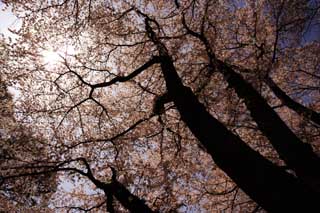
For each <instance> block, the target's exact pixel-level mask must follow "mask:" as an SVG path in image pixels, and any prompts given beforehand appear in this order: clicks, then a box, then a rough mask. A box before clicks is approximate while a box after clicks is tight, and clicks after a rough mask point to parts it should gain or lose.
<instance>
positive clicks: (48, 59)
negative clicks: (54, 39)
mask: <svg viewBox="0 0 320 213" xmlns="http://www.w3.org/2000/svg"><path fill="white" fill-rule="evenodd" d="M42 56H43V62H44V63H45V64H48V65H53V64H57V63H58V62H61V61H62V57H61V56H60V54H59V52H57V51H53V50H45V51H43V53H42Z"/></svg>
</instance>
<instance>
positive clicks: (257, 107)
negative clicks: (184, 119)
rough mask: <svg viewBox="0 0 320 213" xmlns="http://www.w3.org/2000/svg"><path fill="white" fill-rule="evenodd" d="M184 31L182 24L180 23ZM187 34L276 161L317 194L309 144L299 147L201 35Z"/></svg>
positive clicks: (316, 163) (319, 177) (317, 164)
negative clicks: (231, 91) (201, 49)
mask: <svg viewBox="0 0 320 213" xmlns="http://www.w3.org/2000/svg"><path fill="white" fill-rule="evenodd" d="M184 25H185V27H187V26H186V24H185V23H184ZM187 29H188V32H189V33H190V34H191V35H192V36H194V37H197V38H199V39H200V40H201V41H202V42H203V44H204V45H205V47H206V51H207V55H208V57H209V60H210V66H212V68H213V69H215V70H216V71H218V72H220V73H221V74H222V75H223V76H224V78H225V80H226V81H227V82H228V84H229V86H230V87H232V88H233V89H234V90H235V92H236V93H237V95H238V96H239V98H242V99H243V100H244V102H245V104H246V106H247V108H248V110H249V111H250V114H251V116H252V118H253V120H254V121H255V122H256V123H257V125H258V127H259V129H260V131H261V132H262V133H263V134H264V135H265V136H266V137H267V138H268V140H269V141H270V143H271V144H272V146H273V147H274V148H275V150H276V151H277V153H278V154H279V156H280V158H281V159H283V160H284V161H285V162H286V164H287V166H288V167H289V168H291V169H293V170H294V171H295V172H296V174H297V176H298V177H299V178H300V179H301V180H302V181H303V182H304V184H305V185H308V186H309V187H310V188H315V190H317V191H318V192H320V169H316V168H320V158H319V157H318V156H317V155H316V154H315V153H314V152H313V150H312V147H311V146H310V145H309V144H306V143H303V142H302V141H301V140H300V139H299V138H298V137H297V136H296V135H295V134H294V133H293V132H292V131H291V129H290V128H289V127H288V126H287V125H286V124H285V123H284V122H283V120H282V119H281V118H280V117H279V115H278V114H277V113H276V112H275V111H274V110H273V109H272V108H271V107H270V106H269V105H268V103H267V101H266V100H265V99H264V98H263V97H262V96H261V95H260V94H259V93H258V92H257V91H256V90H255V88H254V87H253V86H252V85H251V84H249V83H248V82H246V81H245V79H243V77H242V76H241V75H240V74H238V73H237V72H235V71H234V70H233V68H231V67H230V66H229V65H228V64H226V63H224V62H223V61H221V60H219V59H217V58H216V56H215V54H214V53H213V51H212V49H211V47H210V44H209V42H208V40H207V39H206V37H205V36H204V35H201V34H198V33H195V32H193V31H191V30H190V29H189V28H187Z"/></svg>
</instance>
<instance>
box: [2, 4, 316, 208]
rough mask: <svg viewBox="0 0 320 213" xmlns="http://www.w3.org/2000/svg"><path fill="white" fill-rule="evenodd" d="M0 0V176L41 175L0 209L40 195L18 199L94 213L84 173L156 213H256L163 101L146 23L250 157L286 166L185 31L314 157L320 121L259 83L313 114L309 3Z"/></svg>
mask: <svg viewBox="0 0 320 213" xmlns="http://www.w3.org/2000/svg"><path fill="white" fill-rule="evenodd" d="M4 2H5V3H6V4H7V5H8V6H10V8H12V10H13V13H14V14H15V15H16V16H17V17H19V19H20V20H21V21H22V26H21V28H20V29H19V30H17V31H16V32H15V33H16V34H17V35H18V37H17V39H15V40H13V41H10V42H9V41H6V40H5V39H3V41H1V42H2V43H3V44H1V45H2V46H1V51H2V52H1V58H0V60H1V65H0V66H1V69H2V71H1V72H3V74H2V73H1V74H2V75H3V78H6V79H5V81H6V82H8V83H9V84H10V86H11V88H14V89H13V90H14V91H15V94H13V96H14V100H13V99H12V95H9V93H8V89H7V87H6V86H5V84H4V83H2V81H1V85H2V84H3V86H2V87H1V91H0V92H1V97H0V98H1V110H2V111H1V116H2V117H1V118H0V119H1V122H0V129H1V131H5V132H6V131H9V132H10V133H7V132H6V133H2V132H1V136H2V135H10V134H12V135H17V136H15V137H17V138H18V139H17V140H16V141H15V142H14V143H11V142H10V140H12V139H10V138H7V139H2V137H1V143H3V144H4V145H2V144H1V146H2V147H3V148H1V152H2V153H1V155H4V156H5V154H3V153H4V152H7V153H9V154H10V156H15V157H19V159H18V161H17V162H16V161H14V163H9V161H8V160H5V159H2V158H1V163H0V166H1V169H2V168H7V167H19V168H17V169H14V170H12V171H11V173H8V174H7V173H6V172H2V171H1V176H4V177H5V176H8V177H9V176H10V175H11V176H12V175H17V176H19V175H22V174H27V173H28V174H29V173H37V172H38V173H39V174H38V175H31V176H26V177H25V178H24V179H23V180H21V179H19V178H9V179H8V180H6V181H5V182H4V183H3V185H2V186H1V187H6V186H9V185H10V184H12V185H14V186H15V188H13V189H15V190H18V191H19V192H16V193H17V195H16V194H14V195H12V196H11V194H9V192H8V193H7V192H6V193H4V194H1V197H0V199H1V200H5V202H6V203H8V205H7V206H0V208H3V209H4V210H5V211H10V210H11V209H13V208H14V206H12V202H13V203H14V202H25V201H24V200H23V199H30V196H29V197H28V196H26V195H25V194H26V193H34V196H40V195H43V196H44V197H45V198H43V199H41V200H36V201H34V200H33V201H32V200H29V201H28V202H36V203H35V205H36V206H38V207H39V208H42V207H43V208H46V209H47V210H46V211H56V212H68V211H70V212H78V211H85V210H88V209H91V210H92V211H93V212H103V211H105V209H106V208H107V205H106V202H107V201H106V200H108V199H106V196H107V194H106V192H104V191H103V190H102V188H99V186H98V185H97V184H95V183H94V182H93V179H92V178H90V177H88V175H87V177H86V175H83V174H81V172H80V173H79V171H83V172H84V173H86V172H87V171H89V170H91V172H92V174H93V176H94V179H96V180H99V181H101V182H103V183H110V182H112V175H113V174H116V178H117V180H118V181H119V182H120V183H121V184H122V185H123V186H125V187H126V188H127V189H128V190H129V191H130V192H131V193H132V194H134V195H136V196H138V197H139V198H140V199H143V200H144V201H145V203H146V204H147V205H148V206H149V207H150V208H151V209H153V210H155V211H160V212H170V211H177V212H220V211H226V212H257V211H261V212H262V211H263V210H262V208H260V206H259V205H257V204H256V203H255V202H254V201H253V200H251V199H250V198H249V197H248V196H247V195H246V194H245V193H244V192H243V191H242V190H241V189H240V188H239V187H238V186H237V185H236V184H235V183H234V182H233V181H232V180H231V179H230V178H229V177H228V176H227V175H226V174H225V173H224V172H223V171H222V170H220V169H219V168H218V166H217V165H216V164H215V163H214V162H213V160H212V158H211V156H210V155H209V154H208V153H207V151H206V148H205V147H204V146H203V145H202V144H201V143H200V142H199V141H198V140H197V139H196V137H195V136H194V135H193V134H192V133H191V132H190V130H189V128H188V126H187V125H186V124H185V123H184V122H183V121H182V119H181V116H180V114H179V112H178V110H177V108H176V107H175V105H174V103H173V102H172V101H171V100H168V101H166V100H165V98H163V97H165V94H166V92H167V89H166V82H165V79H164V77H163V73H162V71H161V67H160V65H159V64H158V61H157V59H156V56H158V48H159V47H158V46H157V45H155V44H154V42H153V41H152V39H150V37H151V36H150V33H149V34H148V32H147V30H146V23H145V19H147V18H149V19H150V20H155V21H150V23H151V27H152V29H153V30H154V32H155V33H156V35H157V37H158V38H159V40H160V41H161V42H162V43H163V44H164V45H165V46H166V48H167V49H168V52H169V54H170V56H171V57H172V59H173V60H174V65H175V67H176V70H177V72H178V74H179V76H180V78H181V79H182V82H183V83H184V85H186V86H188V87H190V88H191V89H192V91H193V93H194V94H195V95H196V96H197V98H198V100H199V101H200V102H201V103H202V104H203V105H204V106H205V108H206V110H207V111H208V112H209V113H210V114H211V115H212V116H214V117H215V118H217V119H218V120H219V121H220V122H222V123H223V124H224V126H226V127H227V128H228V129H229V130H230V131H231V132H233V133H234V134H235V135H238V136H239V137H240V138H241V139H242V140H243V141H245V142H246V143H247V144H248V145H249V146H250V147H251V148H253V149H254V150H256V151H258V152H259V153H260V154H262V155H263V156H264V157H265V158H267V159H269V160H270V161H272V162H274V163H275V164H277V165H279V166H284V167H285V163H284V162H283V161H282V160H281V159H280V158H279V155H278V154H277V152H276V151H275V150H274V149H273V148H272V145H271V144H270V143H269V141H268V139H267V138H266V137H265V135H264V134H263V132H262V131H261V130H260V129H259V127H258V126H257V124H256V122H255V120H254V119H252V116H251V114H250V112H249V111H248V109H247V107H246V103H245V101H244V100H243V99H242V98H239V96H238V95H237V93H236V92H235V89H234V88H233V87H232V86H230V85H229V84H228V83H227V81H226V76H223V74H222V73H221V72H220V71H219V70H217V69H216V68H213V67H212V64H210V63H211V62H210V58H209V57H208V54H207V51H208V47H206V46H205V45H204V44H203V42H202V41H201V40H199V39H198V38H196V37H195V36H192V35H190V33H188V29H187V27H188V28H189V29H191V30H193V31H194V32H199V33H201V34H203V35H205V37H206V39H207V41H208V43H209V45H210V48H211V50H210V51H212V52H214V54H215V56H216V57H217V59H219V60H220V61H223V62H224V63H225V64H228V65H230V67H232V68H234V69H235V70H236V71H237V73H240V74H241V76H243V78H244V79H245V80H246V81H247V82H249V83H250V84H251V85H252V86H253V87H254V88H255V89H256V90H257V91H258V93H259V94H261V96H262V97H264V98H265V100H266V101H267V103H268V104H269V105H270V106H271V107H273V109H274V110H275V111H276V112H277V113H278V114H279V115H280V117H281V118H282V119H283V120H284V121H285V123H286V124H287V126H288V127H289V128H290V129H291V130H292V131H293V132H294V133H295V134H296V135H297V136H298V137H299V138H300V139H301V140H302V141H303V142H304V143H307V144H310V145H311V146H312V148H313V150H314V152H316V153H319V150H320V145H319V144H320V143H319V142H320V129H319V123H318V124H317V123H315V122H314V121H311V120H309V119H308V115H306V114H303V113H302V114H299V113H297V112H295V111H294V110H293V109H291V108H289V107H288V106H287V105H286V104H285V103H284V102H283V101H282V100H281V98H280V97H277V96H276V95H275V94H274V92H273V91H272V90H271V89H270V87H269V86H268V84H267V83H266V82H265V81H266V80H265V79H266V77H269V78H271V79H272V80H273V81H274V82H275V83H276V85H278V86H279V87H280V88H281V89H282V90H283V91H284V92H285V93H286V94H287V95H288V96H290V97H291V98H292V99H293V100H294V101H296V102H298V103H300V104H302V105H304V106H306V107H307V108H309V109H311V110H313V111H315V112H319V110H320V95H319V91H320V90H319V89H320V87H319V85H320V61H319V59H318V58H319V57H318V56H319V50H320V48H319V34H315V33H314V32H313V29H315V28H316V26H317V24H318V22H319V15H318V10H319V1H307V0H292V1H289V0H281V1H278V0H259V1H255V0H246V1H245V0H241V1H240V0H239V1H238V0H219V1H218V0H216V1H210V0H175V1H173V0H172V1H165V0H163V1H159V0H154V1H151V0H144V1H141V0H139V1H134V0H130V1H129V0H128V1H125V0H121V1H119V0H99V1H91V0H51V1H42V0H38V1H37V0H24V1H13V0H12V1H10V0H5V1H4ZM146 17H147V18H146ZM183 23H184V24H183ZM185 25H186V26H187V27H186V26H185ZM71 50H72V51H71ZM45 51H47V53H45ZM48 51H51V52H50V54H49V53H48ZM50 60H51V61H50ZM143 66H146V67H143ZM139 68H141V70H140V71H141V72H139V73H136V74H134V73H133V71H137V70H138V71H139ZM0 77H1V76H0ZM161 100H164V101H161ZM161 102H162V103H161ZM185 104H186V105H188V103H185ZM4 105H5V106H7V107H4ZM261 113H264V112H263V111H261ZM7 129H10V130H7ZM21 129H23V130H21ZM31 134H32V136H29V135H31ZM12 135H11V136H10V137H13V136H12ZM3 137H5V136H3ZM8 137H9V136H8ZM284 141H285V139H284ZM4 158H6V157H4ZM22 160H23V161H22ZM7 161H8V162H7ZM24 161H25V162H24ZM28 167H30V168H28ZM113 169H114V170H115V171H116V172H112V170H113ZM56 172H57V177H56V176H55V174H56ZM289 172H290V171H289ZM291 173H292V171H291ZM86 174H87V173H86ZM34 176H36V178H38V179H39V182H38V183H35V182H34V181H37V179H34ZM44 176H46V177H47V179H45V180H42V178H43V177H44ZM49 176H50V177H49ZM28 178H31V180H32V181H31V180H30V182H29V179H28ZM11 181H13V182H11ZM20 181H24V182H20ZM54 181H57V184H56V185H55V184H53V185H55V186H51V185H50V184H51V183H52V182H54ZM26 182H27V183H28V184H27V185H26V184H25V183H26ZM29 183H30V184H29ZM4 184H6V185H4ZM21 184H23V186H22V185H21ZM34 184H36V185H34ZM35 188H37V190H34V189H35ZM40 188H41V189H40ZM42 189H43V190H42ZM1 190H2V189H1ZM30 191H32V192H30ZM10 193H11V192H10ZM19 193H20V194H19ZM16 199H17V200H16ZM113 204H114V208H115V210H116V211H119V212H122V211H123V212H126V211H127V210H126V208H125V207H124V206H123V205H122V204H121V202H119V201H116V199H115V201H113ZM0 210H2V209H0Z"/></svg>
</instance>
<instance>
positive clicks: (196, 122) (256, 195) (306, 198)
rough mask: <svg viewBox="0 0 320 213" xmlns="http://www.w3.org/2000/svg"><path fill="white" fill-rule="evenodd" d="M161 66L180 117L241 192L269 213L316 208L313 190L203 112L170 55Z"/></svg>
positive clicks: (203, 109)
mask: <svg viewBox="0 0 320 213" xmlns="http://www.w3.org/2000/svg"><path fill="white" fill-rule="evenodd" d="M161 68H162V72H163V74H164V77H165V80H166V85H167V89H168V91H169V93H170V94H171V97H172V98H173V101H174V103H175V105H176V107H177V108H178V111H179V112H180V115H181V118H182V120H183V121H184V122H185V123H186V124H187V126H188V127H189V128H190V130H191V131H192V133H193V134H194V135H195V136H196V137H197V138H198V139H199V141H200V142H201V143H202V144H203V145H204V146H205V147H206V149H207V151H208V153H209V154H210V155H211V156H212V158H213V160H214V161H215V163H216V164H217V165H218V166H219V167H220V168H221V169H222V170H223V171H224V172H226V173H227V174H228V175H229V177H230V178H232V179H233V180H234V181H235V182H236V183H237V185H238V186H239V187H240V188H241V189H242V190H243V191H245V192H246V193H247V194H248V195H249V196H250V197H251V198H252V199H253V200H255V201H256V202H257V203H258V204H259V205H261V206H262V207H263V208H264V209H266V210H268V211H270V212H299V211H300V212H303V211H308V209H309V210H310V211H311V209H312V208H316V194H315V193H314V192H312V191H311V190H310V191H309V190H307V189H305V188H304V187H303V186H302V185H301V184H300V183H299V182H298V181H297V180H296V179H295V178H294V177H293V176H291V175H290V174H288V173H286V172H285V171H283V170H281V169H280V168H279V167H277V166H275V165H274V164H272V163H271V162H270V161H268V160H266V159H265V158H264V157H262V156H261V155H260V154H259V153H257V152H255V151H254V150H252V149H251V148H250V147H249V146H247V145H246V144H245V143H244V142H243V141H242V140H241V139H240V138H239V137H237V136H235V135H234V134H232V133H231V132H230V131H229V130H228V129H227V128H226V127H225V126H223V124H221V123H220V122H219V121H218V120H216V119H215V118H213V117H212V116H211V115H210V113H208V112H207V111H206V109H205V107H204V106H203V105H202V104H201V103H200V102H199V101H198V100H197V98H196V96H195V95H194V94H193V92H192V91H191V89H190V88H188V87H185V86H183V84H182V82H181V80H180V78H179V77H178V75H177V73H176V70H175V68H174V66H173V62H172V60H171V58H170V57H168V56H166V57H164V58H163V61H162V62H161Z"/></svg>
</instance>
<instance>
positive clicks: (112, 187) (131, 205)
mask: <svg viewBox="0 0 320 213" xmlns="http://www.w3.org/2000/svg"><path fill="white" fill-rule="evenodd" d="M103 190H104V191H105V193H106V194H112V195H113V196H114V197H115V198H116V199H117V200H118V201H119V202H120V203H121V205H122V206H123V207H125V208H126V209H128V210H129V211H130V212H137V213H141V212H146V213H149V212H150V213H152V212H154V211H152V210H151V209H150V208H149V207H148V206H147V204H145V202H144V201H143V200H141V199H140V198H139V197H137V196H136V195H134V194H132V193H131V192H130V191H129V190H128V189H127V188H126V187H124V186H123V185H122V184H121V183H119V182H118V181H113V182H112V183H110V184H107V185H104V187H103ZM110 205H111V204H110Z"/></svg>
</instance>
